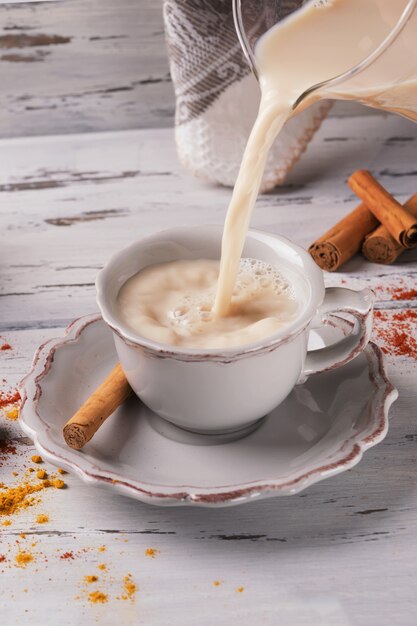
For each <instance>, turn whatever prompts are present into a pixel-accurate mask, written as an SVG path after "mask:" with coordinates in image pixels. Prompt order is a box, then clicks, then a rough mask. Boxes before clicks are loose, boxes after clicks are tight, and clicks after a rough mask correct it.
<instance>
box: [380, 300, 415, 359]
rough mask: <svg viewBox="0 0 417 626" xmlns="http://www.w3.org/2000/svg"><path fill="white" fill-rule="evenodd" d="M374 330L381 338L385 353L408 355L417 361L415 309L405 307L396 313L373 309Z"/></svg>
mask: <svg viewBox="0 0 417 626" xmlns="http://www.w3.org/2000/svg"><path fill="white" fill-rule="evenodd" d="M374 317H375V326H374V331H375V334H376V337H377V339H380V340H382V342H383V344H384V345H382V346H381V350H382V351H383V352H384V353H385V354H391V355H395V356H408V357H410V358H412V359H415V360H416V361H417V339H415V337H414V336H413V333H414V335H416V331H417V310H414V309H405V310H404V311H398V312H396V313H391V314H390V313H387V312H385V311H375V314H374Z"/></svg>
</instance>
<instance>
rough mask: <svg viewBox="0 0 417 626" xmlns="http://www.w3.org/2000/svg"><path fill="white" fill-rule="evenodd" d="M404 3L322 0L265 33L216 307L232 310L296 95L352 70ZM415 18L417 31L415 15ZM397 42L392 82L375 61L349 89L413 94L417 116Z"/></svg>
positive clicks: (372, 97) (391, 98) (393, 102)
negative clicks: (398, 78) (258, 205)
mask: <svg viewBox="0 0 417 626" xmlns="http://www.w3.org/2000/svg"><path fill="white" fill-rule="evenodd" d="M406 4H407V2H405V1H402V0H365V1H364V0H316V1H315V2H310V3H308V4H307V5H305V6H304V7H303V8H302V9H300V10H299V11H297V12H295V13H294V14H292V15H290V16H289V17H287V18H286V19H285V20H283V21H282V22H279V23H278V24H277V25H276V26H274V27H273V28H271V29H270V30H269V31H268V32H266V33H265V34H264V35H263V36H262V37H261V39H260V40H259V42H258V44H257V46H256V50H255V59H256V64H257V70H258V75H259V81H260V86H261V103H260V107H259V113H258V116H257V119H256V121H255V124H254V126H253V129H252V132H251V134H250V137H249V140H248V143H247V146H246V149H245V152H244V155H243V159H242V164H241V167H240V171H239V174H238V177H237V180H236V184H235V187H234V190H233V195H232V199H231V202H230V205H229V208H228V211H227V216H226V221H225V226H224V231H223V241H222V255H221V263H220V275H219V282H218V288H217V293H216V299H215V303H214V312H215V314H216V315H219V316H222V315H227V313H228V310H229V307H230V302H231V297H232V293H233V289H234V284H235V282H236V276H237V272H238V268H239V260H240V257H241V255H242V250H243V245H244V242H245V237H246V232H247V230H248V227H249V222H250V218H251V215H252V211H253V207H254V205H255V202H256V197H257V195H258V190H259V186H260V183H261V180H262V174H263V171H264V169H265V163H266V159H267V156H268V151H269V149H270V147H271V145H272V143H273V142H274V140H275V138H276V136H277V135H278V133H279V131H280V130H281V128H282V127H283V125H284V124H285V122H286V120H287V119H288V118H289V117H290V116H291V115H292V114H293V105H294V103H295V102H296V101H297V100H298V98H299V97H300V96H301V95H302V94H303V93H304V92H305V91H306V90H308V89H309V88H310V87H312V86H313V85H317V84H318V83H321V82H323V81H326V80H328V79H329V78H333V77H336V76H338V75H339V74H342V73H344V72H347V71H348V70H350V69H351V68H353V67H354V66H355V65H357V64H358V63H360V62H361V61H362V60H363V59H365V58H366V57H367V56H368V55H369V54H371V53H372V52H373V51H374V50H375V49H376V48H377V47H378V46H379V45H380V44H381V43H382V42H383V41H384V39H385V38H386V37H387V36H388V34H389V33H390V32H391V30H392V29H393V28H394V26H395V25H396V24H397V22H398V20H399V18H400V17H401V14H402V12H403V11H404V8H405V6H406ZM414 21H415V23H414V29H413V32H414V38H415V39H417V19H416V20H414ZM412 35H413V33H409V35H408V36H409V37H410V38H411V37H412ZM415 46H416V44H414V48H415ZM397 47H398V50H394V53H393V54H390V55H387V56H386V57H384V74H385V75H386V77H387V78H388V82H387V84H384V83H382V84H381V82H380V76H379V75H378V73H379V72H380V68H379V67H376V68H375V70H374V71H373V69H372V67H371V68H368V69H367V73H366V81H367V84H366V85H362V86H359V87H358V83H357V82H355V81H353V82H352V83H351V84H350V85H349V82H347V83H345V84H344V85H343V92H342V93H343V97H344V98H349V97H350V98H352V99H358V97H360V99H361V101H363V102H367V101H368V103H369V104H372V105H374V106H382V107H383V106H384V102H383V101H382V102H381V101H380V102H378V96H379V97H380V96H381V94H385V99H386V100H388V102H389V103H390V106H389V107H388V106H387V108H390V109H393V110H396V111H397V112H403V111H402V105H401V103H403V102H408V101H410V102H411V103H413V105H414V107H413V108H414V112H413V111H410V112H409V111H407V113H408V114H409V115H410V116H412V114H413V113H414V116H415V119H416V120H417V76H414V79H413V78H410V80H409V81H407V82H405V83H404V82H402V83H401V84H399V85H398V84H393V83H392V82H391V81H392V79H391V77H392V76H393V75H394V76H395V75H396V74H397V73H398V71H399V68H400V67H401V63H404V62H405V57H406V52H407V41H406V40H405V41H403V42H402V45H398V44H397ZM412 49H413V48H412V47H411V48H410V51H409V52H410V53H411V51H412ZM414 54H415V51H414ZM388 66H391V67H388ZM414 69H416V68H414ZM339 89H342V87H339ZM358 89H359V93H358ZM332 96H333V97H341V96H338V93H337V91H335V92H334V93H331V92H329V91H326V90H324V91H323V92H320V90H319V91H316V92H314V93H313V94H312V96H311V98H309V100H308V102H306V103H305V104H311V103H312V102H313V101H314V100H317V99H319V98H320V97H332ZM305 104H304V106H305Z"/></svg>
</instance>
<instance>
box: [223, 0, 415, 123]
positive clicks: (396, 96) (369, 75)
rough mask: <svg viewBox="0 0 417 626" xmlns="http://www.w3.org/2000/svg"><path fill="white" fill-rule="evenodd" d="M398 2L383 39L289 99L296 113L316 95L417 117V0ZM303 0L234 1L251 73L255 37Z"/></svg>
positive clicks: (240, 38)
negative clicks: (340, 70)
mask: <svg viewBox="0 0 417 626" xmlns="http://www.w3.org/2000/svg"><path fill="white" fill-rule="evenodd" d="M317 1H318V0H310V2H317ZM321 1H323V0H321ZM345 1H346V2H349V0H345ZM366 1H367V0H365V2H366ZM392 2H394V3H397V2H398V3H399V2H401V0H392ZM402 2H403V4H402V5H399V4H398V5H395V6H396V7H397V8H398V7H399V18H398V20H397V21H396V23H395V25H394V27H393V28H392V30H391V31H390V32H389V33H388V35H387V36H386V37H385V39H384V40H383V41H382V42H381V43H380V44H379V45H378V46H377V47H376V48H375V49H374V50H372V51H371V52H370V53H369V52H368V54H367V56H365V57H364V58H363V59H362V60H361V61H360V62H359V63H357V64H356V65H355V66H354V67H352V68H350V69H349V70H348V71H345V72H343V73H342V74H339V75H337V76H329V77H328V78H326V80H323V81H322V82H319V83H317V84H313V85H311V86H310V87H309V88H308V89H305V90H304V92H303V93H302V94H301V95H300V96H299V97H298V99H297V100H296V101H295V102H294V104H293V107H292V108H293V111H294V113H295V112H298V111H300V110H302V109H304V108H306V107H307V106H308V105H309V104H311V103H312V102H314V101H315V100H318V99H321V98H332V99H343V100H356V101H358V102H361V103H362V104H365V105H367V106H371V107H375V108H379V109H385V110H388V111H392V112H395V113H398V114H400V115H403V116H405V117H408V118H410V119H412V120H414V121H417V0H408V1H407V0H402ZM305 4H306V2H305V0H264V1H263V2H262V3H261V2H260V3H257V2H255V3H254V2H253V0H233V14H234V20H235V27H236V31H237V34H238V37H239V40H240V43H241V45H242V48H243V51H244V53H245V56H246V58H247V60H248V62H249V64H250V66H251V68H252V70H253V72H254V74H255V76H257V67H256V55H255V53H254V50H255V46H256V43H257V41H258V40H259V38H260V37H261V36H262V35H263V34H264V33H266V32H267V31H268V30H269V29H270V28H272V27H273V26H275V25H276V24H277V23H279V22H280V21H281V20H282V19H284V18H286V17H288V16H289V15H290V14H292V13H294V12H295V11H298V10H299V9H300V8H301V7H303V6H304V5H305ZM254 5H257V6H256V7H254ZM393 6H394V5H393ZM358 19H360V15H358ZM300 54H302V52H300ZM278 63H279V60H277V64H278ZM370 87H372V94H371V95H370V89H369V88H370Z"/></svg>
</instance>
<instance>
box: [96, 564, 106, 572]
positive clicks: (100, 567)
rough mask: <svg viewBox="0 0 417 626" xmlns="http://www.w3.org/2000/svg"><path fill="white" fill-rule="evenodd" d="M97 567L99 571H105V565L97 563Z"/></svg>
mask: <svg viewBox="0 0 417 626" xmlns="http://www.w3.org/2000/svg"><path fill="white" fill-rule="evenodd" d="M97 567H98V569H101V570H103V571H104V570H106V569H107V565H106V564H105V563H99V564H98V565H97Z"/></svg>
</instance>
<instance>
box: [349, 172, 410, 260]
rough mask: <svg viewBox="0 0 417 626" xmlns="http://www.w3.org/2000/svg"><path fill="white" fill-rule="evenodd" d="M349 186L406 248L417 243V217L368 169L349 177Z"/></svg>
mask: <svg viewBox="0 0 417 626" xmlns="http://www.w3.org/2000/svg"><path fill="white" fill-rule="evenodd" d="M348 182H349V186H350V188H351V189H352V191H354V192H355V193H356V195H357V196H358V198H360V199H361V200H362V202H364V203H365V204H366V206H367V207H368V209H369V210H370V211H372V213H373V214H374V215H375V217H376V218H377V219H378V220H379V221H380V222H381V224H383V225H384V226H385V228H386V229H387V231H388V232H389V233H390V235H392V237H393V238H394V239H395V241H396V242H397V243H399V244H401V246H403V247H404V248H412V247H413V246H415V245H417V218H416V217H415V216H414V215H412V214H411V213H409V212H408V211H407V210H406V209H405V208H404V207H403V206H402V205H401V204H400V203H399V202H397V200H395V198H393V197H392V196H391V194H390V193H388V191H387V190H386V189H384V187H383V186H382V185H380V184H379V182H378V181H377V180H375V178H374V177H373V176H372V174H371V173H370V172H368V171H367V170H358V171H357V172H355V173H354V174H352V176H351V177H350V178H349V181H348Z"/></svg>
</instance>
